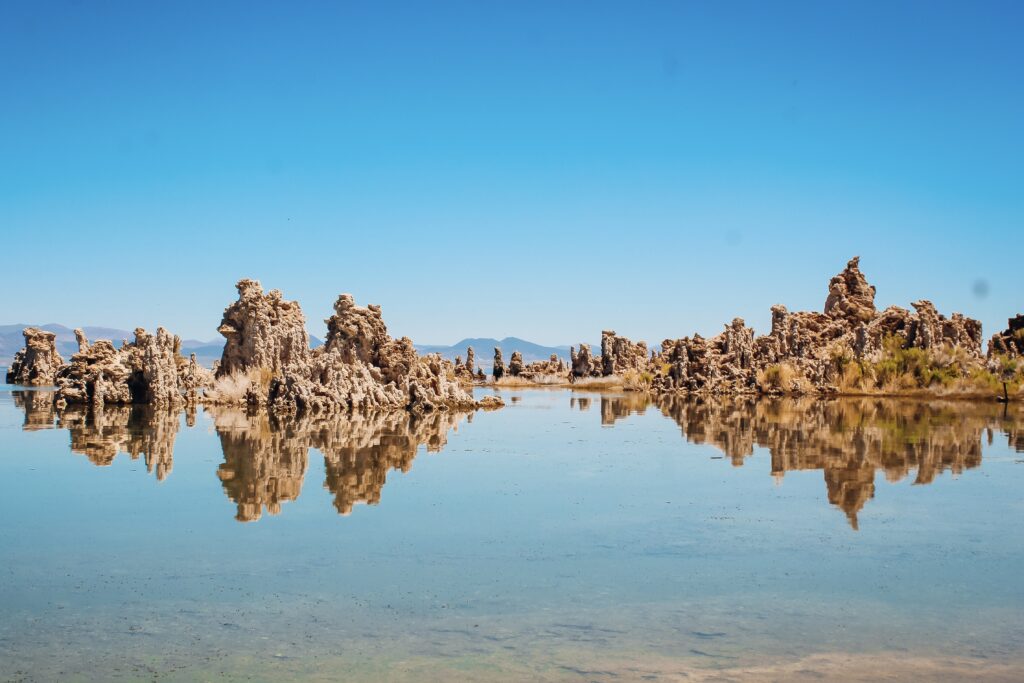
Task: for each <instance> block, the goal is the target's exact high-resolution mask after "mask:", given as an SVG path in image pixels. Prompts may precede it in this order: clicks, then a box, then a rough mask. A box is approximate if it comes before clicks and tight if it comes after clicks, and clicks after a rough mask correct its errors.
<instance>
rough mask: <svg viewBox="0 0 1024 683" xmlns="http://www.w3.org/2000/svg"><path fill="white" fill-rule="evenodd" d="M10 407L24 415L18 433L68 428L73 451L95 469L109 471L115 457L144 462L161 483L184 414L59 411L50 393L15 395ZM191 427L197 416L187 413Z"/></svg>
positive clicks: (144, 409)
mask: <svg viewBox="0 0 1024 683" xmlns="http://www.w3.org/2000/svg"><path fill="white" fill-rule="evenodd" d="M11 394H12V396H13V398H14V404H15V405H16V406H18V407H20V408H21V409H22V410H24V411H25V421H24V423H23V424H22V429H24V430H26V431H35V430H40V429H54V428H57V429H66V430H67V431H68V433H69V434H70V436H71V452H72V453H78V454H80V455H84V456H85V457H86V458H88V459H89V462H91V463H92V464H94V465H97V466H100V467H106V466H109V465H110V464H112V463H113V462H114V458H115V457H117V454H118V453H127V454H128V456H129V457H130V458H131V459H132V460H138V459H140V458H141V459H143V461H144V462H145V463H146V471H147V472H149V473H150V474H155V475H156V478H157V480H158V481H163V480H164V479H166V478H167V475H169V474H170V473H171V469H172V468H173V466H174V440H175V438H176V437H177V434H178V424H179V418H180V416H181V413H182V411H178V410H160V409H154V408H151V407H149V406H138V405H131V406H116V405H111V406H105V407H103V408H97V409H95V410H94V409H91V408H88V407H84V406H69V407H67V408H65V409H64V410H60V411H58V410H57V409H56V408H55V407H54V404H53V391H46V390H36V391H13V392H11ZM186 422H187V424H189V425H191V424H193V423H194V422H195V412H194V411H193V412H189V413H186Z"/></svg>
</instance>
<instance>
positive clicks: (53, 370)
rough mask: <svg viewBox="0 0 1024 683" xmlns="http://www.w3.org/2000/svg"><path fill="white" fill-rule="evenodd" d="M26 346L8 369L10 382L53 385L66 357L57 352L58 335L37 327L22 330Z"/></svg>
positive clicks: (8, 380) (8, 381) (17, 354)
mask: <svg viewBox="0 0 1024 683" xmlns="http://www.w3.org/2000/svg"><path fill="white" fill-rule="evenodd" d="M22 335H24V337H25V348H23V349H21V350H20V351H18V352H17V353H16V354H15V356H14V360H13V361H11V366H10V367H9V368H8V369H7V383H8V384H31V385H36V386H43V385H52V384H53V383H54V381H55V380H56V379H57V373H58V372H59V371H60V369H61V367H62V366H63V365H64V359H63V358H61V357H60V354H59V353H57V343H56V339H57V335H56V334H54V333H53V332H47V331H45V330H40V329H37V328H35V327H26V328H25V329H24V330H23V331H22Z"/></svg>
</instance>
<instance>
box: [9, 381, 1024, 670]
mask: <svg viewBox="0 0 1024 683" xmlns="http://www.w3.org/2000/svg"><path fill="white" fill-rule="evenodd" d="M477 391H478V393H480V392H482V391H484V390H480V389H478V390H477ZM501 395H502V397H503V398H504V399H505V402H506V404H507V406H506V407H505V408H504V409H501V410H498V411H493V412H477V413H474V414H466V413H457V412H451V413H441V414H437V415H432V416H428V417H426V418H424V419H420V420H414V419H412V418H410V417H409V416H408V415H406V414H393V413H392V414H371V415H365V416H358V417H352V418H347V417H306V418H290V419H274V418H272V417H269V416H267V415H265V414H263V415H259V414H256V415H249V414H246V413H245V412H244V411H241V410H236V409H230V410H229V409H223V408H217V409H208V410H204V409H200V410H198V411H194V412H184V411H177V412H166V411H154V410H150V409H146V408H142V407H130V408H117V407H111V406H108V407H107V408H106V409H104V410H102V411H100V412H97V413H91V412H90V411H88V410H76V409H68V410H65V411H63V412H61V413H58V412H55V411H54V409H53V407H52V395H51V394H50V392H49V391H46V390H36V391H25V390H19V389H18V388H15V387H9V386H8V387H4V388H3V390H2V391H0V482H2V483H0V494H2V495H0V557H2V560H3V563H2V570H3V580H2V581H0V679H2V680H28V681H35V680H40V681H43V680H55V679H61V680H161V681H164V680H167V681H174V680H182V681H185V680H197V679H198V680H215V679H216V680H224V679H227V680H267V681H278V680H287V679H303V680H309V679H312V680H338V679H343V680H409V681H431V680H437V681H449V680H542V681H543V680H553V681H561V680H569V681H576V680H580V681H610V680H669V681H674V680H716V681H717V680H820V679H823V678H824V679H837V678H840V679H844V680H865V681H868V680H878V679H879V678H880V677H886V676H889V677H893V678H897V679H900V678H902V679H908V680H962V679H964V678H974V679H981V680H992V681H996V680H999V681H1002V680H1006V681H1011V680H1022V679H1024V646H1022V643H1024V524H1022V523H1024V411H1022V409H1021V406H1019V405H1011V406H1009V407H1007V406H1004V405H1000V404H996V403H971V402H953V401H948V402H943V401H933V402H922V401H911V400H896V399H864V398H845V399H833V400H820V399H779V400H766V399H761V400H748V399H728V398H726V399H715V400H704V401H699V400H693V399H685V398H668V399H660V400H652V399H650V398H648V397H646V396H644V395H638V394H600V393H584V392H570V391H566V390H542V389H536V390H515V391H503V392H501Z"/></svg>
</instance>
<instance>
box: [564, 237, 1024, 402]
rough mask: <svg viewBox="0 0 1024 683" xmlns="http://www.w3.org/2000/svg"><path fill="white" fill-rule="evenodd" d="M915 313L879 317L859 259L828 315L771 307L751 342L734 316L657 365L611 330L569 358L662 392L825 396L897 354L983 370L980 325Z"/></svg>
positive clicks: (838, 281)
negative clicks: (643, 375) (637, 377)
mask: <svg viewBox="0 0 1024 683" xmlns="http://www.w3.org/2000/svg"><path fill="white" fill-rule="evenodd" d="M912 306H913V308H914V310H913V311H909V310H907V309H904V308H900V307H897V306H892V307H889V308H887V309H885V310H884V311H881V312H879V311H878V309H877V308H876V307H875V288H874V287H873V286H871V285H870V284H868V282H867V279H866V278H865V277H864V274H863V273H862V272H861V270H860V260H859V258H856V257H855V258H853V259H851V260H850V261H849V263H847V264H846V268H844V269H843V270H842V272H840V273H839V274H838V275H836V276H835V277H833V278H832V280H831V281H830V282H829V287H828V295H827V298H826V299H825V306H824V310H823V312H820V313H819V312H816V311H809V312H792V313H791V312H790V311H788V310H787V309H786V307H785V306H781V305H777V306H773V307H772V309H771V310H772V326H771V332H770V333H769V334H767V335H763V336H760V337H755V335H754V330H753V329H751V328H749V327H747V326H746V324H745V323H744V321H743V320H742V319H741V318H736V319H734V320H733V321H732V322H731V323H730V324H728V325H726V326H725V328H724V329H723V331H722V332H721V333H720V334H718V335H716V336H715V337H712V338H710V339H705V338H704V337H702V336H701V335H699V334H695V335H693V336H692V337H683V338H681V339H666V340H665V341H663V342H662V343H661V347H660V349H659V350H658V351H656V352H655V353H654V354H653V355H652V357H651V358H647V356H646V352H647V349H646V346H645V345H644V344H643V343H642V342H641V343H633V342H631V341H629V340H628V339H625V338H623V337H619V336H617V335H616V334H615V333H614V332H611V331H605V332H604V333H603V334H602V340H601V357H600V359H593V358H592V357H591V356H590V349H589V347H586V345H581V347H580V352H579V353H575V352H573V354H572V355H573V361H572V376H573V377H574V378H581V377H592V376H598V375H601V376H608V375H618V376H622V375H627V374H628V373H630V372H631V371H644V370H646V371H647V373H649V376H650V377H652V378H653V380H652V383H651V385H652V388H654V389H655V390H658V391H665V392H677V391H681V392H705V393H747V392H750V393H755V392H764V391H795V392H806V391H825V392H828V391H835V390H837V386H836V385H837V383H839V382H840V381H841V375H842V371H843V368H844V366H845V365H847V364H849V363H850V362H853V361H865V362H877V361H878V360H880V359H881V358H882V357H883V356H884V354H885V353H886V352H888V351H890V350H891V349H892V348H894V347H897V348H901V349H922V350H929V351H938V350H941V349H947V350H955V352H956V353H959V354H960V358H961V359H962V362H963V363H968V364H970V363H975V364H977V363H980V361H981V324H980V323H979V322H978V321H977V320H973V319H971V318H967V317H965V316H963V315H961V314H959V313H954V314H953V315H952V316H950V317H948V318H947V317H945V316H943V315H941V314H940V313H939V312H938V311H937V310H936V309H935V306H934V305H933V304H932V303H931V302H930V301H926V300H921V301H915V302H914V303H913V304H912ZM1014 334H1017V332H1016V331H1015V330H1009V331H1008V333H1007V334H1004V335H997V337H998V339H996V338H994V339H993V343H992V345H993V347H996V348H999V349H1004V348H1005V349H1009V348H1010V345H1011V341H1010V338H1011V337H1012V336H1013V335H1014ZM1020 336H1021V337H1022V338H1024V333H1020ZM1014 348H1017V347H1014Z"/></svg>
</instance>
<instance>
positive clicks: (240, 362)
mask: <svg viewBox="0 0 1024 683" xmlns="http://www.w3.org/2000/svg"><path fill="white" fill-rule="evenodd" d="M235 287H236V288H237V289H238V301H236V302H234V303H233V304H231V305H230V306H228V307H227V308H226V309H225V310H224V316H223V318H222V319H221V323H220V327H219V328H217V331H218V332H220V333H221V334H222V335H224V351H223V353H222V355H221V359H220V365H219V366H218V368H217V376H218V377H221V376H225V375H230V374H232V373H244V372H248V371H249V370H251V369H254V368H266V369H268V370H270V371H272V372H274V373H281V372H283V371H284V370H285V369H286V368H289V367H291V366H293V365H303V364H305V363H306V360H307V358H308V356H309V335H308V334H307V333H306V318H305V316H303V315H302V309H301V308H300V307H299V304H298V303H297V302H295V301H287V300H285V299H284V297H283V296H282V294H281V292H280V291H279V290H276V289H272V290H270V291H269V292H267V293H266V294H264V293H263V288H262V287H261V286H260V283H259V282H258V281H257V280H248V279H246V280H239V281H238V284H237V285H235Z"/></svg>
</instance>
